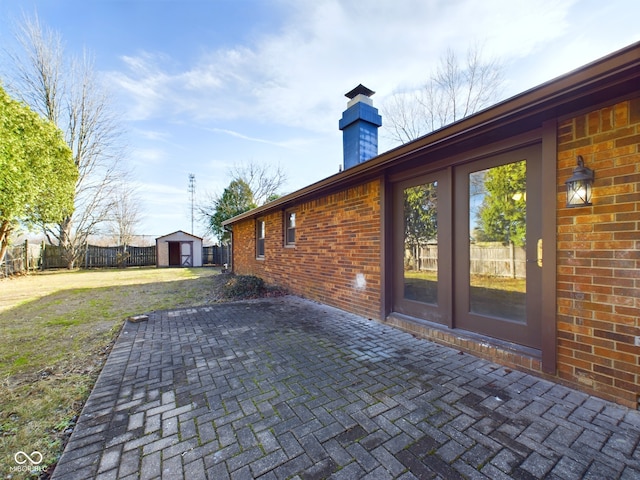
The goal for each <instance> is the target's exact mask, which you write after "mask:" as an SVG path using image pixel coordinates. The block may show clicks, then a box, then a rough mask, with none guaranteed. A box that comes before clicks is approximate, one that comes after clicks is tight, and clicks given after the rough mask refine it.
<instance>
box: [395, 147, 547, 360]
mask: <svg viewBox="0 0 640 480" xmlns="http://www.w3.org/2000/svg"><path fill="white" fill-rule="evenodd" d="M540 191H541V150H540V146H539V145H534V146H531V147H527V148H523V149H518V150H514V151H511V152H508V153H503V154H499V155H494V156H491V157H485V158H482V159H479V160H475V161H470V162H468V163H463V164H460V165H456V166H453V167H449V168H447V169H444V170H441V171H438V172H433V173H430V174H428V175H424V176H421V177H418V178H415V179H412V180H407V181H404V182H399V183H397V184H395V186H394V213H395V217H394V218H395V221H394V229H395V235H394V310H395V311H397V312H399V313H404V314H407V315H412V316H414V317H418V318H422V319H425V320H428V321H433V322H436V323H441V324H444V325H446V326H448V327H451V328H461V329H464V330H469V331H472V332H476V333H480V334H484V335H488V336H491V337H494V338H499V339H502V340H506V341H509V342H514V343H518V344H520V345H525V346H529V347H533V348H540V347H541V327H540V320H541V319H540V317H541V312H540V307H541V278H542V268H541V267H542V241H541V240H540V239H541V228H542V214H543V212H542V211H541V206H540V205H541V203H540Z"/></svg>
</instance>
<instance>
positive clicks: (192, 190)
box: [189, 173, 196, 235]
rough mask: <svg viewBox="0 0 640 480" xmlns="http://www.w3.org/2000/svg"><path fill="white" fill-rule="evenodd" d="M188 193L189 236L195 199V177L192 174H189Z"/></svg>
mask: <svg viewBox="0 0 640 480" xmlns="http://www.w3.org/2000/svg"><path fill="white" fill-rule="evenodd" d="M189 193H190V194H191V234H192V235H193V212H194V204H195V198H196V176H195V174H193V173H190V174H189Z"/></svg>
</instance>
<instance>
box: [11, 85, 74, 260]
mask: <svg viewBox="0 0 640 480" xmlns="http://www.w3.org/2000/svg"><path fill="white" fill-rule="evenodd" d="M77 178H78V169H77V168H76V166H75V164H74V162H73V158H72V155H71V150H70V149H69V147H68V146H67V144H66V142H65V141H64V138H63V136H62V132H61V131H60V130H59V129H58V128H56V126H55V125H54V124H52V123H51V122H49V121H47V120H45V119H44V118H42V117H40V116H39V115H38V114H37V113H35V112H33V111H32V110H31V109H30V108H29V107H27V106H25V105H23V104H21V103H20V102H17V101H15V100H13V99H12V98H11V97H10V96H9V95H8V94H7V93H6V91H5V90H4V89H3V88H2V87H0V259H1V258H3V257H4V254H5V251H6V249H7V246H8V239H9V235H10V233H11V231H12V230H13V229H14V228H15V227H16V225H18V224H19V222H23V223H26V224H29V225H36V224H38V225H39V224H49V223H56V222H59V221H60V220H61V219H63V218H65V217H66V216H68V215H70V214H71V213H72V212H73V208H74V207H73V199H74V191H75V183H76V180H77Z"/></svg>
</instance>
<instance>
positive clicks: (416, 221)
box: [404, 183, 438, 269]
mask: <svg viewBox="0 0 640 480" xmlns="http://www.w3.org/2000/svg"><path fill="white" fill-rule="evenodd" d="M437 200H438V199H437V185H436V183H427V184H424V185H418V186H415V187H411V188H407V189H405V191H404V222H405V224H404V235H405V245H406V246H407V248H409V249H410V251H411V252H412V256H413V261H414V265H413V268H414V269H415V268H418V265H417V264H416V263H417V259H418V258H419V250H420V247H421V246H423V245H426V244H427V243H428V242H429V241H431V240H434V239H435V238H436V236H437V234H438V216H437V213H438V210H437V206H438V202H437Z"/></svg>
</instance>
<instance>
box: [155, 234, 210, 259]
mask: <svg viewBox="0 0 640 480" xmlns="http://www.w3.org/2000/svg"><path fill="white" fill-rule="evenodd" d="M156 266H158V267H201V266H202V238H200V237H196V236H195V235H191V234H190V233H187V232H183V231H182V230H178V231H177V232H173V233H170V234H168V235H164V236H162V237H158V238H156Z"/></svg>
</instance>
